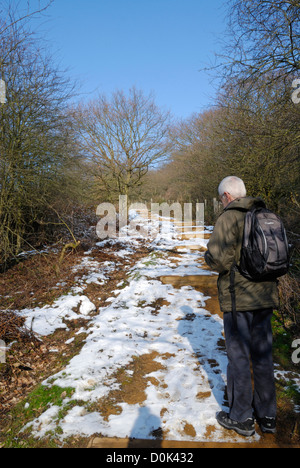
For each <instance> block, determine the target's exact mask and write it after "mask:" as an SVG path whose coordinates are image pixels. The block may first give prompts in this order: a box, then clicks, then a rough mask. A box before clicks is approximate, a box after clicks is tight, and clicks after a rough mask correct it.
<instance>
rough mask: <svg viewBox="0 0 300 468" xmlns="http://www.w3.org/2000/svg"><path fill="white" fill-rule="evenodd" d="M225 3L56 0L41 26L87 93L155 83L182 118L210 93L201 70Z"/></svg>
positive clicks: (159, 99) (163, 101) (214, 44)
mask: <svg viewBox="0 0 300 468" xmlns="http://www.w3.org/2000/svg"><path fill="white" fill-rule="evenodd" d="M36 1H37V0H36ZM24 2H25V0H24ZM224 3H225V0H55V1H54V4H53V5H52V6H51V7H50V8H49V9H48V11H47V19H46V18H44V20H45V21H44V23H43V26H42V30H43V32H44V33H45V36H46V38H47V39H48V40H50V41H51V43H53V46H52V47H53V50H54V51H58V53H57V54H56V57H57V58H59V60H60V63H61V65H62V66H64V67H67V68H68V69H69V75H70V76H71V77H72V78H74V79H75V80H79V81H80V82H81V83H82V91H83V92H84V93H91V94H90V97H94V96H95V95H97V94H99V93H104V94H110V93H111V92H112V91H114V90H115V89H124V90H125V91H126V90H128V89H129V88H130V87H131V86H133V85H135V86H136V87H137V88H139V89H142V90H143V91H144V92H145V93H147V94H148V93H149V92H150V91H153V93H154V96H155V101H156V103H157V104H158V105H159V106H161V107H162V108H164V109H168V110H170V111H171V112H172V113H173V114H174V116H175V117H177V118H186V117H188V116H190V115H191V114H192V113H193V112H201V111H202V110H204V109H205V108H207V107H208V106H209V105H210V104H212V103H213V100H214V96H215V87H214V86H213V85H212V83H211V78H212V77H211V76H210V75H209V74H208V73H206V72H203V71H199V70H200V69H201V67H203V66H205V65H207V64H208V63H210V62H213V60H214V53H215V52H217V50H218V47H219V41H220V39H221V38H222V33H223V31H224V29H225V19H224V18H225V11H226V8H225V6H224Z"/></svg>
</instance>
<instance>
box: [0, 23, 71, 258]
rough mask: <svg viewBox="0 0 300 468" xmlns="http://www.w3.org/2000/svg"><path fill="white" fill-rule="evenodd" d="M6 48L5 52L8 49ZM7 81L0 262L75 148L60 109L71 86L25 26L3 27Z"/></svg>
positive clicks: (0, 156) (38, 212) (0, 167)
mask: <svg viewBox="0 0 300 468" xmlns="http://www.w3.org/2000/svg"><path fill="white" fill-rule="evenodd" d="M8 51H9V53H8ZM0 56H2V57H3V56H6V57H7V59H6V62H5V64H4V63H2V65H1V67H0V72H1V75H2V76H3V77H4V79H5V82H6V83H7V96H6V97H7V99H6V103H5V104H3V105H1V106H0V263H1V264H3V263H4V262H6V261H7V259H9V258H10V257H11V256H13V255H16V254H17V253H18V252H19V249H20V248H21V247H22V245H24V240H27V241H28V236H29V235H31V236H32V237H35V236H34V234H35V232H36V231H37V230H38V227H39V226H40V225H41V223H42V222H43V221H45V220H46V221H47V208H48V206H49V205H50V204H51V203H52V202H53V199H54V197H55V196H57V194H58V193H61V191H62V188H64V187H65V178H64V173H65V169H66V167H67V165H68V163H69V160H70V155H71V154H73V153H75V152H76V147H75V146H74V145H73V141H74V140H73V139H72V135H73V134H72V126H71V124H70V119H69V116H68V115H67V113H66V107H67V104H68V99H69V97H70V96H71V95H72V90H73V87H72V84H71V82H70V80H69V79H68V78H66V77H65V74H64V72H60V70H58V68H57V67H56V66H55V64H54V62H53V60H52V59H51V57H49V56H48V55H46V54H45V52H44V51H43V50H42V48H41V42H40V41H36V40H34V36H33V35H31V34H27V31H26V30H23V29H15V28H14V27H13V26H12V29H9V30H7V34H6V35H5V38H4V39H3V41H1V42H0Z"/></svg>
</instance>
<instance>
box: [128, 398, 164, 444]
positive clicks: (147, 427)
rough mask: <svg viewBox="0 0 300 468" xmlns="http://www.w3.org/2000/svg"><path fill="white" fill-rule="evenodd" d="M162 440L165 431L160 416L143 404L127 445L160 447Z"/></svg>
mask: <svg viewBox="0 0 300 468" xmlns="http://www.w3.org/2000/svg"><path fill="white" fill-rule="evenodd" d="M162 440H163V431H162V428H161V420H160V418H159V417H157V416H155V415H154V414H152V413H151V412H150V410H149V408H148V407H147V406H141V407H140V408H139V414H138V417H137V419H136V421H135V423H134V426H133V428H132V431H131V434H130V438H129V442H128V446H127V447H128V448H160V447H161V445H162Z"/></svg>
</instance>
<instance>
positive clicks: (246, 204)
mask: <svg viewBox="0 0 300 468" xmlns="http://www.w3.org/2000/svg"><path fill="white" fill-rule="evenodd" d="M252 208H266V205H265V202H264V201H263V200H262V199H261V198H252V197H244V198H236V199H235V200H233V201H232V202H231V203H229V205H227V206H226V208H225V209H224V211H227V210H245V211H249V210H251V209H252Z"/></svg>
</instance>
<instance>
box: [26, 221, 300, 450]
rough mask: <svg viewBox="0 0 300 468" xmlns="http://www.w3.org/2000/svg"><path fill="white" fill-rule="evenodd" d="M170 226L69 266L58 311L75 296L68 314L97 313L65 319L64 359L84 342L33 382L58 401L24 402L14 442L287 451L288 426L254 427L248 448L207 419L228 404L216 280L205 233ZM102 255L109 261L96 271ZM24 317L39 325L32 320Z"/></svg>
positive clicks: (290, 442)
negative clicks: (68, 289) (71, 273)
mask: <svg viewBox="0 0 300 468" xmlns="http://www.w3.org/2000/svg"><path fill="white" fill-rule="evenodd" d="M145 222H146V223H147V222H148V221H147V220H146V221H145ZM140 223H141V224H143V220H142V219H141V220H140ZM160 224H161V221H160ZM173 227H174V223H172V229H171V231H168V230H167V231H166V232H164V233H162V234H161V235H158V236H156V237H155V238H154V239H151V241H147V242H145V240H142V241H141V240H139V239H137V238H135V237H134V236H132V237H128V238H125V239H123V240H122V242H120V241H118V242H116V243H115V244H113V248H112V247H111V246H110V245H109V244H105V243H104V244H99V245H98V246H97V247H95V250H93V252H92V253H91V254H90V256H89V253H88V252H87V253H86V256H85V258H84V260H83V261H82V263H81V266H80V267H76V268H77V270H76V271H81V270H80V268H83V267H84V272H85V275H84V277H82V276H81V277H80V279H77V283H76V282H75V283H74V285H73V289H72V295H71V297H68V296H67V297H66V296H65V299H64V301H65V300H66V299H67V300H70V299H72V301H74V300H75V302H76V300H77V299H76V297H77V296H76V294H80V298H81V302H80V301H79V302H78V307H77V309H76V310H77V313H80V310H81V307H82V304H83V302H82V301H83V299H84V298H86V300H88V301H89V303H91V304H93V305H94V309H95V310H96V311H97V312H93V313H92V314H91V316H88V317H86V319H87V320H88V322H85V324H84V323H82V322H81V321H80V320H81V319H80V320H79V323H78V325H77V326H73V325H72V327H70V324H71V323H74V317H73V316H72V317H68V316H66V317H68V318H66V320H68V321H67V322H65V323H66V324H67V325H68V329H69V332H68V333H66V332H64V331H63V330H61V331H60V334H61V343H62V344H63V346H62V351H63V354H68V351H67V350H68V346H69V345H68V344H67V343H69V342H70V343H71V342H72V340H74V338H75V337H76V335H77V334H78V333H80V332H81V333H82V332H84V335H83V341H82V343H81V345H80V348H78V350H77V352H76V354H75V353H73V354H74V355H73V357H72V355H71V356H70V358H69V359H68V362H67V364H65V365H64V366H62V367H61V368H60V369H58V370H56V371H54V372H52V373H51V375H50V376H49V377H47V378H46V380H44V381H42V382H41V392H42V393H47V394H51V395H52V394H54V393H55V392H56V393H57V392H58V396H57V397H56V400H55V401H54V399H53V397H51V398H52V399H48V401H47V402H46V403H45V404H44V405H42V404H41V403H40V402H39V403H38V404H39V405H40V406H39V408H35V407H33V406H34V404H36V405H37V403H36V397H35V399H33V397H31V396H30V395H29V396H28V398H27V399H25V400H24V408H25V409H26V411H25V413H26V412H27V411H28V413H29V410H32V411H31V412H32V413H33V414H35V419H33V418H31V419H29V420H28V419H27V421H26V425H25V426H24V427H23V428H22V435H21V436H20V437H21V438H23V439H24V438H27V439H28V438H30V439H32V438H35V439H36V440H37V441H38V442H37V445H39V446H41V445H42V446H43V444H45V443H46V441H47V443H48V442H49V440H51V441H52V442H51V443H53V441H55V444H56V445H58V446H69V445H70V446H72V445H74V444H76V443H77V442H76V441H79V440H80V446H84V447H89V448H125V447H126V448H130V447H131V448H143V447H145V448H158V447H160V448H204V447H205V448H206V447H207V448H211V447H222V448H223V447H232V446H233V447H244V446H246V447H253V448H254V447H283V446H289V447H292V446H296V443H297V440H296V439H295V437H294V435H295V433H296V432H297V421H298V419H297V418H294V417H293V420H292V421H289V420H288V419H287V418H285V419H284V420H282V421H281V422H282V424H281V427H280V430H279V433H278V434H277V435H276V436H271V435H268V436H266V435H263V434H261V433H260V432H259V429H258V431H257V434H256V435H255V436H254V437H253V438H251V439H247V440H245V439H244V438H242V437H240V436H238V435H234V434H232V433H229V432H228V431H225V430H224V429H223V428H221V427H220V426H218V424H217V423H216V420H215V413H216V412H217V411H219V410H220V408H223V409H225V410H226V408H227V406H228V405H227V398H226V367H227V359H226V352H225V343H224V337H223V321H222V314H221V312H220V309H219V304H218V299H217V284H216V281H217V275H215V274H214V273H212V272H210V271H209V270H208V269H207V267H206V265H205V263H204V251H205V245H206V242H207V239H208V237H209V231H207V230H203V228H199V227H197V226H194V225H193V226H184V228H185V232H184V233H183V234H182V232H181V231H182V226H181V225H180V224H179V225H177V227H176V230H174V229H173ZM137 237H138V236H137ZM137 251H139V254H138V255H136V252H137ZM98 252H99V253H98ZM100 252H101V255H100ZM104 253H105V255H109V257H105V258H104V259H103V260H101V261H100V257H101V256H103V254H104ZM112 255H114V256H115V258H117V259H119V260H118V261H116V262H114V261H112V260H113V259H112ZM98 257H99V261H100V263H97V261H96V260H97V259H98ZM105 260H106V261H105ZM108 260H109V261H108ZM101 265H102V266H101ZM101 268H103V269H101ZM95 275H96V276H95ZM99 278H101V282H100V283H99ZM78 288H79V292H78ZM83 294H84V296H83ZM74 297H75V299H74ZM60 300H61V299H60V298H59V299H58V301H60ZM76 303H77V302H76ZM65 304H66V302H64V307H65ZM59 307H61V302H58V305H57V306H55V304H54V307H52V308H51V312H52V313H54V312H56V311H57V308H58V309H59ZM49 310H50V309H47V310H46V312H48V313H49ZM59 311H61V310H60V309H59ZM73 312H74V310H73V311H72V313H73ZM29 313H30V314H31V315H32V316H33V315H34V314H37V313H38V314H39V315H38V316H39V318H40V315H41V310H40V309H33V310H32V311H29ZM64 313H66V312H64ZM68 314H69V315H70V311H69V312H68ZM71 315H72V314H71ZM60 319H61V317H60ZM72 320H73V322H72ZM77 321H78V320H77ZM75 322H76V320H75ZM81 325H82V326H81ZM82 327H83V328H82ZM64 334H65V338H64V337H63V336H64ZM47 339H49V340H51V336H49V338H47ZM69 354H70V352H69ZM23 413H24V410H23ZM289 414H291V413H289ZM49 438H50V439H49ZM70 441H71V442H70ZM78 443H79V442H78Z"/></svg>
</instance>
